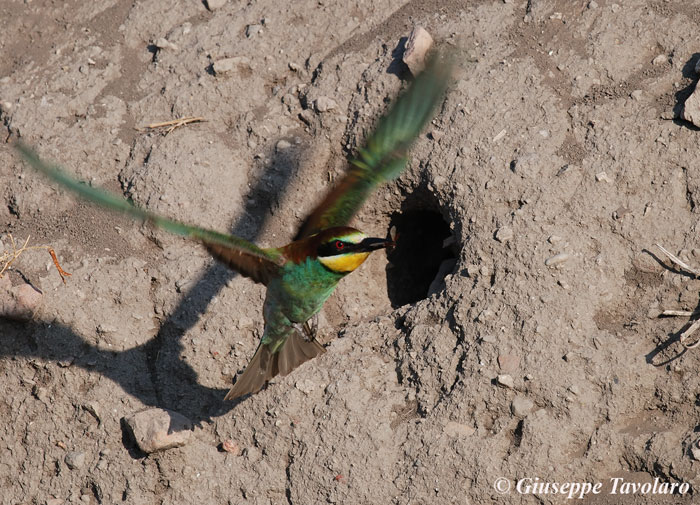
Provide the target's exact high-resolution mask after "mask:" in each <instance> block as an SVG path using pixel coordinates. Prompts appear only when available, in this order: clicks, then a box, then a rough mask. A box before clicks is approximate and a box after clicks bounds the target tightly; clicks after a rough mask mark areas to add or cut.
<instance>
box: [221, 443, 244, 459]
mask: <svg viewBox="0 0 700 505" xmlns="http://www.w3.org/2000/svg"><path fill="white" fill-rule="evenodd" d="M221 449H223V450H224V451H226V452H228V453H229V454H233V455H234V456H238V455H240V454H241V448H240V446H239V445H238V444H237V443H236V442H234V441H233V440H231V439H228V440H224V441H223V442H222V443H221Z"/></svg>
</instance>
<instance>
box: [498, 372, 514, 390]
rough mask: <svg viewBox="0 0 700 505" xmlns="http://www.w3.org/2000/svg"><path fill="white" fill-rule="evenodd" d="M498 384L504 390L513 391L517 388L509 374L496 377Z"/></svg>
mask: <svg viewBox="0 0 700 505" xmlns="http://www.w3.org/2000/svg"><path fill="white" fill-rule="evenodd" d="M496 382H497V383H498V385H499V386H501V387H504V388H510V389H513V388H514V387H515V381H513V377H511V376H510V375H508V374H503V375H499V376H498V377H496Z"/></svg>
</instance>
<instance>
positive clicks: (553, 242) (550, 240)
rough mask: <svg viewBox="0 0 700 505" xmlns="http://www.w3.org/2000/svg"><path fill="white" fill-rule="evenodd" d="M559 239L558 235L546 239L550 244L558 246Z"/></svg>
mask: <svg viewBox="0 0 700 505" xmlns="http://www.w3.org/2000/svg"><path fill="white" fill-rule="evenodd" d="M561 240H562V239H561V237H560V236H559V235H550V236H549V238H548V239H547V242H549V243H550V244H558V243H559V242H561Z"/></svg>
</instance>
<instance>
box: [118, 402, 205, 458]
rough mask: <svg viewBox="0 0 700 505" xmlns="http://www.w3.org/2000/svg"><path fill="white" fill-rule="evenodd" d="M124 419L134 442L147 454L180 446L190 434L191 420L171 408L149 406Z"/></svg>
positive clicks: (186, 440)
mask: <svg viewBox="0 0 700 505" xmlns="http://www.w3.org/2000/svg"><path fill="white" fill-rule="evenodd" d="M124 421H125V422H126V425H127V427H128V428H129V430H130V431H131V434H132V435H133V437H134V440H135V441H136V444H137V445H138V446H139V448H140V449H141V450H142V451H143V452H145V453H147V454H150V453H152V452H156V451H164V450H166V449H172V448H174V447H182V446H183V445H185V444H186V443H187V442H188V441H189V440H190V437H191V436H192V428H193V426H192V422H191V421H190V420H189V419H187V418H186V417H185V416H183V415H182V414H179V413H177V412H174V411H172V410H167V409H158V408H150V409H146V410H142V411H140V412H136V413H135V414H132V415H131V416H129V417H126V418H124Z"/></svg>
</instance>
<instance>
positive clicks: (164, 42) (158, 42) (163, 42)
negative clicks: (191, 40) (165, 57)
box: [153, 37, 180, 51]
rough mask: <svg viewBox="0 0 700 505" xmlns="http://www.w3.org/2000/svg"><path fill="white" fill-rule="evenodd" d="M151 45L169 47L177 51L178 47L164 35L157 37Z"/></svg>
mask: <svg viewBox="0 0 700 505" xmlns="http://www.w3.org/2000/svg"><path fill="white" fill-rule="evenodd" d="M153 45H155V46H156V47H157V48H158V49H171V50H173V51H178V50H179V49H180V48H179V47H177V44H173V43H172V42H170V41H169V40H168V39H166V38H165V37H161V38H159V39H157V40H156V41H155V42H154V43H153Z"/></svg>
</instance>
